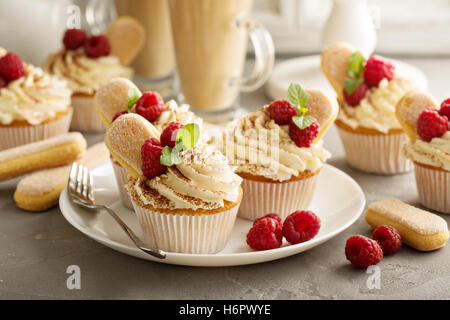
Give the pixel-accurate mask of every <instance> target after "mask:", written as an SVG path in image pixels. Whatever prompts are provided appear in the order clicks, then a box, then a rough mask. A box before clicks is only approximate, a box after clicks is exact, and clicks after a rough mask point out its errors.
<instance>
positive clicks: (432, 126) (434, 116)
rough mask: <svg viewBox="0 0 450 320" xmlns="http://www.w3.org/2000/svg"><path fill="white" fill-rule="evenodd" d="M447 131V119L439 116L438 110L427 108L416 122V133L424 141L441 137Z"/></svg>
mask: <svg viewBox="0 0 450 320" xmlns="http://www.w3.org/2000/svg"><path fill="white" fill-rule="evenodd" d="M447 130H448V118H447V117H446V116H441V115H440V114H439V112H438V110H436V109H434V108H432V107H429V108H426V109H425V110H423V111H422V113H421V114H420V116H419V119H418V120H417V133H418V134H419V136H420V137H421V138H422V140H424V141H427V142H429V141H431V139H433V138H436V137H442V136H443V135H444V133H445V132H446V131H447Z"/></svg>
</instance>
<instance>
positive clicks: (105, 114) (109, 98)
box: [94, 78, 140, 127]
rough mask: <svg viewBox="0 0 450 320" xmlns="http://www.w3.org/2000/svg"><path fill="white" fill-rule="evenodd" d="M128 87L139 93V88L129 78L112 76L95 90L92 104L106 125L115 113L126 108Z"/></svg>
mask: <svg viewBox="0 0 450 320" xmlns="http://www.w3.org/2000/svg"><path fill="white" fill-rule="evenodd" d="M130 89H135V90H136V91H137V92H138V93H139V94H140V91H139V89H138V88H137V87H136V85H135V84H134V83H133V82H131V81H130V80H128V79H125V78H113V79H111V80H110V81H108V82H107V83H105V84H104V85H102V86H101V87H100V88H99V89H98V90H97V93H96V94H95V97H94V105H95V108H96V109H97V112H98V114H99V115H100V118H101V119H102V120H103V122H104V123H105V125H106V127H109V126H110V125H111V122H112V119H113V117H114V115H115V114H116V113H118V112H121V111H126V110H127V106H128V91H129V90H130Z"/></svg>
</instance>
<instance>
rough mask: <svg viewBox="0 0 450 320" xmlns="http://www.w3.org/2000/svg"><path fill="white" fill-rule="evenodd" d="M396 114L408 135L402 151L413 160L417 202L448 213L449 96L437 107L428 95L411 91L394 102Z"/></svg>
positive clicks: (449, 180)
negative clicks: (417, 193) (395, 103)
mask: <svg viewBox="0 0 450 320" xmlns="http://www.w3.org/2000/svg"><path fill="white" fill-rule="evenodd" d="M396 116H397V118H398V120H399V122H400V123H401V125H402V127H403V130H404V131H405V132H406V133H407V134H408V136H409V140H410V141H409V142H408V143H407V144H405V146H404V151H405V155H406V156H407V157H408V158H409V159H411V160H412V161H413V162H414V169H415V170H414V171H415V175H416V183H417V190H418V192H419V200H420V203H422V204H423V205H424V206H425V207H427V208H430V209H433V210H436V211H440V212H443V213H450V131H449V130H450V124H449V119H450V99H447V100H445V101H443V102H442V104H441V106H440V108H439V107H438V104H437V103H436V101H435V100H434V99H433V98H432V97H431V96H430V95H428V94H426V93H423V92H420V91H411V92H409V93H407V94H406V95H405V96H404V97H403V98H402V99H401V100H400V101H399V103H398V104H397V107H396Z"/></svg>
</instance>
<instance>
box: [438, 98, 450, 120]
mask: <svg viewBox="0 0 450 320" xmlns="http://www.w3.org/2000/svg"><path fill="white" fill-rule="evenodd" d="M439 114H440V115H441V116H446V117H447V119H448V120H450V98H448V99H447V100H444V101H443V102H442V103H441V110H439Z"/></svg>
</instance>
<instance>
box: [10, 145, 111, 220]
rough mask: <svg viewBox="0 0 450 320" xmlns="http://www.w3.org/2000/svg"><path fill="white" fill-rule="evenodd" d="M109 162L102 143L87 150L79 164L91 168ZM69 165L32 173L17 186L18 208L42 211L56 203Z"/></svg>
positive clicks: (15, 194) (15, 196) (66, 178)
mask: <svg viewBox="0 0 450 320" xmlns="http://www.w3.org/2000/svg"><path fill="white" fill-rule="evenodd" d="M108 160H109V152H108V149H107V148H106V146H105V144H104V143H103V142H101V143H97V144H95V145H93V146H92V147H90V148H88V149H87V150H86V152H85V153H84V155H83V157H82V158H81V159H80V160H78V162H79V163H81V164H83V165H85V166H87V167H93V166H96V165H98V164H101V163H103V162H107V161H108ZM70 169H71V164H69V165H65V166H61V167H56V168H52V169H46V170H42V171H38V172H36V173H33V174H31V175H29V176H27V177H25V178H23V179H22V180H20V181H19V183H18V184H17V188H16V191H15V193H14V200H15V201H16V204H17V206H18V207H19V208H21V209H24V210H27V211H34V212H38V211H44V210H47V209H49V208H51V207H53V206H54V205H56V204H57V203H58V199H59V195H60V193H61V191H62V190H63V189H64V188H65V186H66V185H67V180H68V178H69V173H70Z"/></svg>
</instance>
